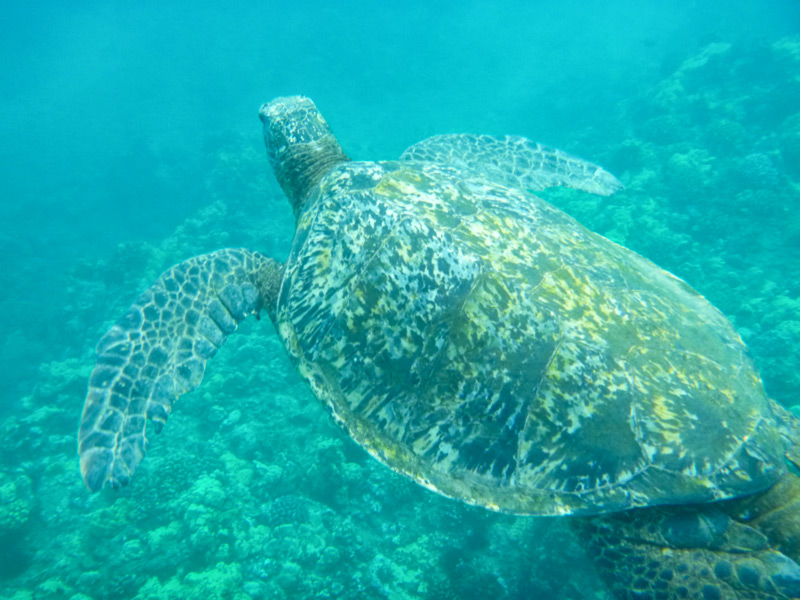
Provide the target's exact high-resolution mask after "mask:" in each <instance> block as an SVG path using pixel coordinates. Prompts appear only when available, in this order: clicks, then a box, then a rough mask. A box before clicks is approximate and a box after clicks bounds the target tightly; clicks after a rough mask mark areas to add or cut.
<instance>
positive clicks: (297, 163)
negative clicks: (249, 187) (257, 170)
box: [258, 96, 349, 217]
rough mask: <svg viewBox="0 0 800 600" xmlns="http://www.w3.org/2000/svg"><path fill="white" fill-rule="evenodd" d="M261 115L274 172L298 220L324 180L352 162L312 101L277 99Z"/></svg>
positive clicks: (261, 111)
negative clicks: (312, 191)
mask: <svg viewBox="0 0 800 600" xmlns="http://www.w3.org/2000/svg"><path fill="white" fill-rule="evenodd" d="M258 114H259V117H261V121H262V122H263V123H264V142H265V143H266V145H267V154H268V155H269V161H270V163H271V164H272V169H273V171H275V176H276V177H277V178H278V183H280V184H281V188H283V191H284V192H285V193H286V196H287V197H288V198H289V202H291V203H292V209H293V210H294V214H295V217H297V216H299V215H300V212H301V210H302V207H303V204H304V203H305V200H306V198H307V197H308V195H309V194H310V193H311V190H313V189H314V186H315V185H317V184H318V183H319V182H320V180H321V179H322V177H323V176H324V175H325V174H326V173H327V172H328V171H330V170H331V167H333V166H334V165H336V164H338V163H340V162H344V161H346V160H349V159H348V158H347V156H346V155H345V153H344V151H343V150H342V147H341V146H340V145H339V142H337V141H336V138H335V137H333V133H332V132H331V128H330V127H329V126H328V123H327V122H326V121H325V119H323V118H322V115H321V114H320V112H319V110H317V107H316V105H315V104H314V103H313V102H312V101H311V99H309V98H305V97H304V96H290V97H286V98H275V100H273V101H272V102H268V103H267V104H264V105H263V106H262V107H261V110H260V111H259V113H258Z"/></svg>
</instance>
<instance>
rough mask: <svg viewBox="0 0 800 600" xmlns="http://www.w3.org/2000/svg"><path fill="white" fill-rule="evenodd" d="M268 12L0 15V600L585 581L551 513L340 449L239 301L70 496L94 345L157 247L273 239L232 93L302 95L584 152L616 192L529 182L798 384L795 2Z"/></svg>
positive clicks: (242, 113)
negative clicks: (241, 319)
mask: <svg viewBox="0 0 800 600" xmlns="http://www.w3.org/2000/svg"><path fill="white" fill-rule="evenodd" d="M297 4H298V5H297V6H296V7H294V8H288V7H286V6H277V5H276V6H269V5H268V4H267V3H245V2H231V3H226V6H225V8H221V7H220V6H217V5H216V4H215V3H207V4H205V5H204V4H202V3H199V4H198V3H193V4H191V5H188V4H187V5H185V6H180V7H166V8H165V7H164V6H162V5H160V4H158V3H149V2H144V3H137V4H136V5H135V6H134V5H132V4H130V3H116V2H115V3H99V2H97V3H92V2H74V3H69V4H67V3H54V4H48V3H44V2H42V3H37V4H36V5H30V6H27V7H21V6H20V7H17V8H13V7H8V6H6V7H4V8H2V9H0V16H1V17H2V18H0V56H2V63H3V65H4V66H3V70H2V72H1V74H0V94H1V96H0V98H2V100H0V102H1V103H2V108H3V118H2V119H0V130H2V139H3V144H2V146H0V152H1V153H2V154H0V158H1V159H2V160H0V186H1V187H0V189H2V190H3V192H2V199H1V200H0V255H2V269H0V289H2V290H3V294H2V298H1V299H0V319H1V320H2V325H3V330H4V335H3V336H1V337H0V376H2V381H3V382H4V385H2V386H0V436H2V437H1V438H0V439H1V441H2V443H0V597H2V598H13V599H14V600H23V599H27V598H36V599H50V598H53V599H56V598H59V599H61V598H64V599H72V600H85V599H86V598H96V599H112V598H137V599H141V600H144V599H156V598H158V599H161V598H169V599H173V598H174V599H179V598H191V599H194V598H197V599H201V598H202V599H206V598H232V599H237V600H244V599H247V598H262V597H264V598H267V597H269V598H353V599H355V598H391V599H405V598H437V599H439V598H443V599H450V598H485V597H487V596H490V597H496V598H537V597H538V598H558V599H572V598H592V597H596V598H608V597H609V595H608V593H607V592H606V591H605V588H604V587H603V585H602V583H601V582H600V581H599V580H598V579H597V577H596V576H595V575H594V573H593V571H592V568H591V566H590V564H589V563H588V561H587V560H586V559H585V558H584V557H583V555H582V552H581V549H580V547H579V545H578V544H577V542H576V541H575V540H574V539H573V537H572V536H571V534H570V533H569V532H568V530H567V529H566V527H564V525H563V523H562V522H560V521H558V520H552V519H530V518H528V519H524V518H514V517H511V516H506V515H497V514H491V513H487V512H485V511H483V510H480V509H477V508H470V507H466V506H463V505H460V504H458V503H455V502H452V501H448V500H445V499H443V498H440V497H438V496H435V495H434V494H431V493H430V492H427V491H425V490H423V489H421V488H418V487H416V486H415V485H414V484H412V483H410V482H408V481H406V480H405V479H403V478H401V477H400V476H397V475H395V474H393V473H392V472H390V471H389V470H388V469H386V468H385V467H382V466H380V465H378V464H377V463H376V462H375V461H373V460H372V459H370V458H369V457H368V456H367V455H366V453H364V452H363V451H362V450H361V449H360V448H358V447H357V446H356V445H355V444H354V443H353V442H351V441H350V440H349V439H347V437H346V436H345V434H344V433H343V432H342V431H340V430H339V429H337V428H336V427H335V426H334V425H333V424H332V423H331V422H330V421H329V419H328V417H327V416H326V414H325V413H324V411H323V409H322V408H321V407H320V406H319V403H318V402H317V401H316V400H315V399H314V397H313V396H312V394H311V393H310V391H308V390H307V389H306V387H305V386H304V385H303V384H302V382H301V381H300V378H299V377H298V376H297V375H296V374H295V373H294V372H293V370H292V367H291V365H290V363H289V360H288V358H287V357H286V355H285V352H284V351H283V349H282V348H281V347H280V345H279V342H278V340H277V338H276V337H275V335H274V332H273V330H272V328H271V326H270V325H269V323H268V322H267V321H265V320H262V321H260V322H256V321H254V320H251V322H247V323H246V324H245V325H244V326H243V327H242V329H241V330H240V332H239V333H238V334H237V335H236V336H233V337H232V338H231V339H230V340H229V342H228V343H227V344H226V346H225V347H224V348H223V349H222V350H221V352H220V353H219V355H218V356H217V357H216V358H215V359H214V360H213V361H211V362H210V363H209V368H208V370H207V373H206V379H205V381H204V383H203V385H202V387H201V388H200V389H199V390H198V391H196V392H194V393H192V394H191V395H189V396H186V397H185V398H183V399H182V400H181V401H180V402H179V404H178V406H177V408H176V411H175V414H174V416H173V417H172V418H171V419H170V422H169V423H168V424H167V426H166V427H165V430H164V432H163V433H162V434H161V435H159V436H157V437H154V439H153V443H152V446H151V451H150V453H149V455H148V457H147V459H146V460H145V461H144V462H143V463H142V466H141V468H140V469H139V471H138V472H137V475H136V478H135V479H134V481H133V484H132V485H131V486H129V487H128V488H126V489H124V490H122V491H120V492H116V493H115V492H111V491H105V492H102V493H99V494H95V495H90V494H89V493H88V492H87V491H86V490H85V488H84V487H83V485H82V483H81V481H80V474H79V471H78V462H77V457H76V450H75V447H76V440H75V433H76V429H77V424H78V418H79V415H80V411H81V407H82V404H83V397H84V394H85V389H86V388H85V386H86V378H87V376H88V374H89V372H90V371H91V368H92V365H93V361H94V346H95V344H96V342H97V340H98V339H99V337H100V336H101V335H102V333H103V332H104V331H105V330H106V329H107V328H108V327H109V326H110V325H111V324H112V323H113V322H114V320H115V319H116V318H118V317H119V316H120V315H121V314H122V313H123V312H124V310H125V309H126V308H127V306H129V305H130V303H131V302H132V301H133V300H134V299H135V298H136V296H137V295H138V294H139V293H140V292H141V291H142V290H143V289H144V288H145V287H146V286H147V285H149V283H150V282H151V281H153V280H154V279H155V278H156V277H157V276H158V274H159V273H160V272H162V271H163V270H164V269H165V268H167V267H169V266H170V265H172V264H174V263H176V262H179V261H180V260H183V259H185V258H187V257H190V256H193V255H195V254H199V253H202V252H207V251H211V250H214V249H217V248H220V247H225V246H246V247H249V248H252V249H257V250H260V251H262V252H264V253H265V254H268V255H271V256H274V257H276V258H285V256H286V255H287V254H288V251H289V248H290V245H291V240H292V234H293V217H292V214H291V210H290V208H289V205H288V203H287V202H286V201H285V199H284V198H283V196H282V193H281V191H280V189H279V187H278V186H277V184H276V182H275V181H274V180H273V178H272V175H271V173H270V172H269V169H268V165H267V161H266V157H265V153H264V149H263V142H262V140H261V128H260V124H259V122H258V119H257V118H256V111H257V109H258V107H259V105H260V104H261V103H262V102H264V101H267V100H269V99H271V98H273V97H275V96H277V95H285V94H295V93H302V94H305V95H308V96H310V97H312V98H313V99H314V100H315V101H316V103H317V105H318V106H319V108H320V109H321V110H322V112H323V114H324V115H325V116H326V118H327V119H328V121H329V122H330V124H331V126H332V127H333V129H334V131H335V132H336V134H337V136H338V138H339V140H340V142H341V143H342V145H343V146H344V148H345V149H346V151H347V152H348V153H349V155H350V156H352V157H353V158H356V159H391V158H395V157H397V156H399V154H400V153H401V152H402V151H403V149H404V148H406V147H407V146H409V145H410V144H412V143H414V142H416V141H418V140H420V139H422V138H425V137H427V136H430V135H434V134H437V133H449V132H472V133H489V134H506V133H513V134H518V135H523V136H526V137H529V138H531V139H534V140H536V141H540V142H543V143H547V144H549V145H552V146H555V147H558V148H561V149H563V150H566V151H569V152H573V153H575V154H577V155H579V156H582V157H585V158H587V159H589V160H592V161H594V162H597V163H599V164H601V165H603V166H604V167H606V168H607V169H608V170H610V171H611V172H613V173H614V174H615V175H617V176H618V177H619V178H620V179H621V180H622V181H623V182H624V183H625V185H626V190H625V191H624V192H622V193H620V194H618V195H616V196H613V197H611V198H599V197H594V196H589V195H582V194H580V193H576V192H569V191H563V190H554V191H549V192H548V193H546V194H543V196H544V197H546V198H547V199H548V200H550V201H551V202H553V203H555V204H557V205H558V206H560V207H561V208H563V209H564V210H566V211H567V212H568V213H570V214H571V215H573V216H575V217H576V218H578V220H580V221H581V222H582V223H583V224H584V225H586V226H588V227H589V228H590V229H593V230H595V231H597V232H599V233H601V234H603V235H606V236H608V237H610V238H611V239H613V240H614V241H616V242H618V243H621V244H623V245H625V246H627V247H629V248H632V249H634V250H636V251H637V252H640V253H642V254H644V255H645V256H647V257H648V258H650V259H652V260H654V261H655V262H656V263H657V264H659V265H660V266H662V267H664V268H666V269H667V270H669V271H672V272H674V273H675V274H677V275H679V276H681V277H683V278H684V279H686V280H687V281H688V282H689V283H690V284H691V285H693V286H694V287H695V288H697V289H698V290H699V291H700V292H701V293H703V294H704V295H705V296H706V297H707V298H709V299H710V300H711V301H712V303H714V304H715V305H716V306H718V307H719V308H720V309H721V310H722V311H723V312H724V313H725V314H726V315H727V316H728V317H729V318H731V319H732V320H733V321H734V323H735V324H736V326H737V328H738V329H739V331H740V332H741V334H742V337H743V339H744V340H745V342H746V343H747V344H748V345H749V346H750V348H751V349H752V353H753V356H754V359H755V361H756V363H757V365H758V367H759V369H760V371H761V374H762V376H763V379H764V382H765V385H766V388H767V390H768V392H769V393H770V395H771V396H772V397H774V398H775V399H776V400H777V401H778V402H780V403H782V404H784V405H785V406H792V405H795V404H800V216H798V210H799V209H800V76H799V75H798V73H800V6H798V5H797V4H796V3H794V2H789V1H787V2H770V3H762V2H755V1H753V2H746V1H738V2H725V3H693V2H686V3H681V5H682V6H681V7H674V6H667V3H662V2H630V3H625V2H613V1H612V2H595V1H591V0H590V1H584V2H578V1H567V2H561V3H557V4H554V3H539V2H519V3H513V2H500V3H497V4H494V5H492V6H491V7H490V6H489V5H488V4H486V3H479V2H458V3H455V2H452V3H423V2H411V3H408V4H403V5H401V4H392V5H391V6H389V5H388V3H386V4H387V5H384V4H383V3H368V2H341V3H320V2H302V3H297ZM767 4H768V8H765V5H767Z"/></svg>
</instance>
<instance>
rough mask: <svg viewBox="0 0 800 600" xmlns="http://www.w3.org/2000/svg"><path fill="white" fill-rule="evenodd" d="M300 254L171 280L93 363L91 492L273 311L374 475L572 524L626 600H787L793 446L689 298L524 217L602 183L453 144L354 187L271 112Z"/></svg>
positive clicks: (676, 282)
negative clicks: (248, 326)
mask: <svg viewBox="0 0 800 600" xmlns="http://www.w3.org/2000/svg"><path fill="white" fill-rule="evenodd" d="M260 117H261V120H262V121H263V123H264V135H265V140H266V145H267V152H268V155H269V159H270V162H271V164H272V167H273V169H274V172H275V174H276V176H277V179H278V181H279V183H280V185H281V187H282V188H283V190H284V192H285V193H286V195H287V196H288V199H289V201H290V202H291V205H292V208H293V210H294V214H295V217H296V233H295V237H294V243H293V245H292V249H291V253H290V256H289V258H288V260H287V262H286V264H281V263H279V262H277V261H275V260H273V259H270V258H267V257H265V256H263V255H261V254H259V253H258V252H255V251H251V250H245V249H226V250H220V251H217V252H214V253H211V254H207V255H203V256H197V257H195V258H191V259H189V260H187V261H185V262H183V263H180V264H178V265H177V266H175V267H173V268H171V269H169V270H168V271H167V272H166V273H164V274H163V275H162V276H161V278H160V279H159V280H158V281H156V282H155V284H154V285H153V286H152V287H150V288H149V289H148V290H147V291H145V292H144V294H143V295H142V296H141V297H140V298H139V299H138V300H137V301H136V302H135V304H134V305H133V306H132V307H131V309H130V310H129V311H128V313H127V314H126V315H125V316H124V317H123V318H122V319H121V320H120V321H119V322H118V323H117V324H116V325H114V326H113V327H112V328H111V330H110V331H109V332H108V333H107V334H106V335H105V336H104V337H103V338H102V340H101V341H100V343H99V345H98V348H97V353H98V358H97V364H96V366H95V368H94V371H93V372H92V375H91V378H90V381H89V390H88V395H87V398H86V404H85V407H84V411H83V418H82V421H81V425H80V432H79V452H80V461H81V471H82V474H83V479H84V481H85V483H86V485H87V486H88V487H89V489H90V490H99V489H100V488H102V487H104V486H110V487H117V486H119V485H124V484H126V483H127V482H128V480H129V478H130V476H131V475H132V473H133V471H134V470H135V468H136V466H137V465H138V463H139V462H140V461H141V460H142V458H143V456H144V453H145V449H146V448H147V445H148V439H147V436H146V422H147V420H150V421H152V422H153V423H154V425H155V428H156V430H157V431H158V430H160V428H161V426H162V425H163V424H164V422H165V420H166V418H167V416H168V415H169V413H170V411H171V407H172V404H173V402H174V401H175V400H176V398H177V397H178V396H179V395H181V394H183V393H186V392H188V391H190V390H192V389H194V388H195V387H196V386H197V385H198V384H199V383H200V380H201V379H202V376H203V370H204V365H205V362H206V360H207V359H209V358H210V357H211V356H213V355H214V354H215V352H216V351H217V349H218V348H219V347H220V346H221V345H222V343H223V342H224V341H225V339H226V337H227V336H228V335H230V334H231V333H233V331H234V330H235V329H236V327H237V324H238V323H239V322H240V321H242V320H243V319H244V318H245V317H247V316H248V315H251V314H256V315H257V314H258V313H259V312H260V311H261V310H262V309H264V310H266V312H267V313H268V314H269V317H270V319H271V321H272V323H273V324H274V326H275V328H276V330H277V332H278V335H279V336H280V338H281V340H282V341H283V343H284V345H285V347H286V350H287V351H288V353H289V355H290V356H291V358H292V360H293V361H294V363H295V365H296V367H297V370H298V371H299V373H300V375H301V376H302V377H303V378H304V379H305V380H306V381H307V382H308V383H309V384H310V386H311V389H312V390H313V392H314V394H315V395H316V396H317V397H318V398H319V399H320V400H321V401H322V402H323V403H324V404H325V405H327V407H328V408H329V409H330V411H331V413H332V415H333V417H334V418H335V419H336V421H338V422H339V423H340V424H341V425H343V426H344V428H345V429H346V430H347V431H348V432H349V433H350V435H351V436H352V437H353V439H355V440H356V442H358V443H359V444H361V445H362V446H363V447H364V448H366V449H367V450H368V451H369V452H370V453H371V454H372V455H373V456H374V457H376V458H377V459H378V460H380V461H381V462H383V463H384V464H386V465H388V466H389V467H391V468H392V469H394V470H395V471H398V472H400V473H402V474H404V475H406V476H408V477H410V478H412V479H413V480H415V481H417V482H418V483H420V484H422V485H423V486H425V487H427V488H429V489H431V490H434V491H437V492H439V493H441V494H444V495H446V496H449V497H452V498H456V499H458V500H462V501H464V502H467V503H470V504H476V505H481V506H485V507H487V508H490V509H492V510H499V511H505V512H510V513H516V514H527V515H572V516H571V517H570V520H571V522H572V523H573V524H574V526H575V528H576V530H577V531H578V532H579V535H580V536H581V538H582V539H583V540H584V542H585V544H586V546H587V548H588V549H589V551H590V553H591V555H592V556H593V558H594V560H595V564H596V565H597V567H598V569H599V571H600V572H601V574H603V576H604V577H605V578H606V580H607V581H608V582H609V583H610V585H611V586H612V588H613V589H614V590H615V593H617V594H618V595H619V597H621V598H637V599H653V600H655V599H660V598H697V599H700V598H702V599H704V600H710V599H714V598H785V597H798V596H800V566H798V563H797V562H796V561H797V560H798V557H799V556H800V477H797V475H796V472H795V471H793V466H792V461H796V460H797V450H796V449H795V445H794V444H795V442H796V440H797V439H798V426H797V424H796V422H795V421H794V420H793V417H792V415H791V414H790V413H788V412H787V411H785V410H784V409H782V408H781V407H779V406H778V405H777V404H776V403H774V402H773V401H771V400H769V399H768V398H767V396H766V395H765V393H764V390H763V387H762V384H761V381H760V379H759V376H758V374H757V373H756V370H755V368H754V366H753V364H752V362H751V359H750V358H749V357H748V355H747V352H746V349H745V347H744V345H743V344H742V342H741V340H740V338H739V336H738V335H737V334H736V333H735V331H734V329H733V327H732V326H731V324H730V323H729V322H728V321H727V320H726V319H725V318H724V317H723V316H722V314H721V313H720V312H719V311H717V310H716V309H715V308H713V307H712V306H711V305H710V304H709V303H708V302H707V301H706V300H705V299H704V298H703V297H702V296H700V295H699V294H698V293H697V292H695V291H694V290H693V289H692V288H690V287H689V286H688V285H687V284H685V283H684V282H683V281H681V280H680V279H678V278H676V277H674V276H672V275H670V274H669V273H667V272H665V271H663V270H661V269H659V268H658V267H657V266H655V265H654V264H652V263H651V262H649V261H648V260H646V259H644V258H642V257H641V256H639V255H637V254H635V253H634V252H632V251H630V250H627V249H625V248H623V247H621V246H618V245H617V244H615V243H613V242H611V241H609V240H607V239H605V238H603V237H602V236H600V235H597V234H595V233H592V232H590V231H588V230H587V229H585V228H584V227H583V226H581V225H580V224H579V223H577V222H576V221H575V220H574V219H572V218H571V217H569V216H568V215H566V214H564V213H563V212H561V211H560V210H558V209H557V208H555V207H554V206H552V205H551V204H549V203H547V202H545V201H543V200H541V199H539V198H537V197H536V196H534V195H533V194H532V193H531V191H534V190H540V189H543V188H545V187H549V186H569V187H572V188H577V189H581V190H585V191H588V192H593V193H597V194H603V195H608V194H611V193H614V192H615V191H617V190H619V189H620V188H621V187H622V186H621V184H620V183H619V182H618V181H617V180H616V179H615V178H614V177H613V176H612V175H611V174H609V173H608V172H606V171H604V170H603V169H601V168H600V167H598V166H596V165H593V164H590V163H588V162H586V161H583V160H581V159H579V158H576V157H574V156H570V155H568V154H565V153H563V152H561V151H558V150H554V149H551V148H547V147H544V146H541V145H538V144H534V143H532V142H530V141H528V140H526V139H524V138H521V137H513V136H508V137H490V136H474V135H442V136H436V137H433V138H430V139H427V140H424V141H422V142H419V143H417V144H415V145H413V146H411V147H410V148H409V149H407V150H406V151H405V152H404V153H403V154H402V156H401V157H400V159H399V160H396V161H386V162H354V161H351V160H350V159H349V158H348V157H347V156H346V155H345V153H344V152H343V150H342V148H341V147H340V145H339V144H338V142H337V141H336V139H335V138H334V136H333V134H332V133H331V130H330V128H329V126H328V124H327V123H326V121H325V120H324V119H323V118H322V116H321V115H320V113H319V111H318V110H317V108H316V106H315V105H314V103H313V102H312V101H311V100H309V99H308V98H304V97H291V98H278V99H276V100H274V101H272V102H270V103H268V104H265V105H264V106H263V107H262V108H261V111H260Z"/></svg>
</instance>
